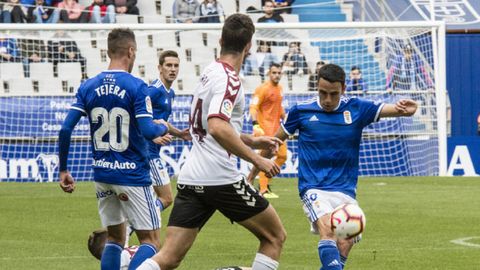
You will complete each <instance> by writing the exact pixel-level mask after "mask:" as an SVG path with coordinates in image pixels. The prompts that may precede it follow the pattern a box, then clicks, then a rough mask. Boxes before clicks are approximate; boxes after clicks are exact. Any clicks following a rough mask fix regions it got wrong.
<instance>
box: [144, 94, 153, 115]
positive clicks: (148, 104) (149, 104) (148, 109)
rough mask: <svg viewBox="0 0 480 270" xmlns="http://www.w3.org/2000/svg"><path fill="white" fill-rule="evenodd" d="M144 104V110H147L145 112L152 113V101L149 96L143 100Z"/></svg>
mask: <svg viewBox="0 0 480 270" xmlns="http://www.w3.org/2000/svg"><path fill="white" fill-rule="evenodd" d="M145 104H146V105H147V108H146V109H147V112H149V113H153V109H152V100H151V99H150V97H149V96H147V97H146V98H145Z"/></svg>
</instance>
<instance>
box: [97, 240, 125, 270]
mask: <svg viewBox="0 0 480 270" xmlns="http://www.w3.org/2000/svg"><path fill="white" fill-rule="evenodd" d="M122 251H123V247H122V246H120V245H119V244H117V243H114V242H107V243H106V244H105V248H104V249H103V253H102V260H101V261H100V266H101V269H102V270H118V269H120V256H121V255H122Z"/></svg>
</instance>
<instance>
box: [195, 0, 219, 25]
mask: <svg viewBox="0 0 480 270" xmlns="http://www.w3.org/2000/svg"><path fill="white" fill-rule="evenodd" d="M220 17H221V18H222V20H223V19H224V18H225V12H224V11H223V6H222V4H220V3H219V2H217V0H204V1H203V2H202V3H201V4H200V5H199V6H198V7H197V10H196V11H195V18H196V19H197V22H198V23H219V22H220Z"/></svg>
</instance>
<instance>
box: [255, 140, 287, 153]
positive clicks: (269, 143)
mask: <svg viewBox="0 0 480 270" xmlns="http://www.w3.org/2000/svg"><path fill="white" fill-rule="evenodd" d="M282 143H283V142H282V140H280V139H279V138H277V137H271V136H260V137H254V138H253V143H252V146H253V148H254V149H264V150H270V152H273V153H276V152H277V151H278V147H279V146H280V145H281V144H282Z"/></svg>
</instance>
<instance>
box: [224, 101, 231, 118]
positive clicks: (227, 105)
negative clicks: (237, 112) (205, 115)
mask: <svg viewBox="0 0 480 270" xmlns="http://www.w3.org/2000/svg"><path fill="white" fill-rule="evenodd" d="M232 111H233V104H232V102H231V101H230V100H229V99H225V100H223V104H222V113H223V114H224V115H226V116H228V117H229V118H230V117H231V116H232Z"/></svg>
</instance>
